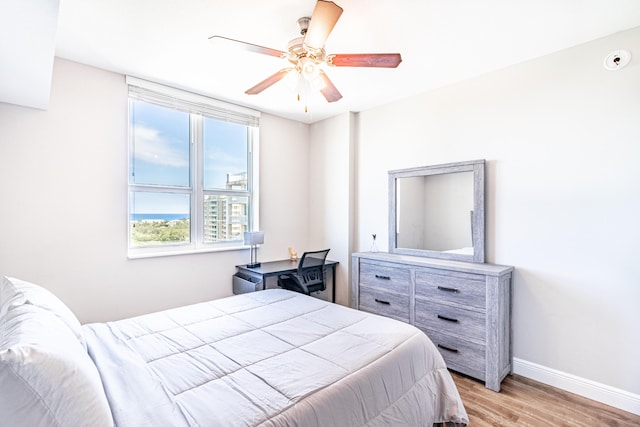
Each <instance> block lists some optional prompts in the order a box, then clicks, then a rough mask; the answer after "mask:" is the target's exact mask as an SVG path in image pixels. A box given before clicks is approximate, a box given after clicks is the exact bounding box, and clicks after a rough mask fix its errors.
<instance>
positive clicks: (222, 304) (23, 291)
mask: <svg viewBox="0 0 640 427" xmlns="http://www.w3.org/2000/svg"><path fill="white" fill-rule="evenodd" d="M0 420H2V423H3V425H4V423H5V422H6V423H7V425H11V426H43V427H44V426H85V425H86V426H92V427H100V426H113V425H115V426H118V427H128V426H136V427H141V426H154V427H156V426H171V427H173V426H178V427H179V426H265V427H266V426H269V427H271V426H301V427H314V426H340V427H348V426H432V425H447V426H458V425H460V426H462V425H466V424H467V423H468V417H467V414H466V412H465V409H464V407H463V404H462V402H461V400H460V397H459V394H458V391H457V389H456V387H455V384H454V382H453V380H452V378H451V376H450V374H449V372H448V371H447V369H446V367H445V364H444V362H443V360H442V357H441V356H440V354H439V353H438V351H437V350H436V349H435V347H434V346H433V344H432V343H431V341H430V340H429V339H428V338H427V337H426V335H424V333H422V332H421V331H419V330H418V329H416V328H414V327H413V326H411V325H408V324H405V323H402V322H399V321H395V320H392V319H387V318H384V317H380V316H376V315H372V314H368V313H364V312H360V311H356V310H352V309H350V308H346V307H343V306H340V305H336V304H332V303H328V302H325V301H322V300H319V299H316V298H313V297H309V296H306V295H302V294H298V293H293V292H290V291H286V290H281V289H271V290H266V291H260V292H252V293H247V294H242V295H236V296H232V297H228V298H223V299H218V300H214V301H209V302H203V303H199V304H194V305H190V306H186V307H180V308H175V309H171V310H166V311H162V312H158V313H152V314H147V315H143V316H139V317H134V318H130V319H124V320H120V321H116V322H108V323H94V324H87V325H82V326H81V325H80V323H79V322H78V320H77V319H76V318H75V316H74V315H73V313H72V312H71V311H70V310H69V309H68V308H67V307H66V306H65V305H64V304H63V303H62V302H61V301H60V300H59V299H57V298H56V297H55V296H54V295H53V294H51V293H50V292H48V291H47V290H46V289H44V288H42V287H40V286H37V285H34V284H31V283H28V282H24V281H21V280H18V279H13V278H5V279H4V280H3V282H2V286H1V287H0Z"/></svg>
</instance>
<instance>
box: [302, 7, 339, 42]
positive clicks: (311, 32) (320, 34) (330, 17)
mask: <svg viewBox="0 0 640 427" xmlns="http://www.w3.org/2000/svg"><path fill="white" fill-rule="evenodd" d="M340 15H342V8H341V7H340V6H338V5H337V4H335V3H334V2H332V1H324V0H318V2H317V3H316V7H315V9H314V10H313V15H311V21H310V22H309V28H308V29H307V34H306V35H305V37H304V44H305V46H307V48H310V49H315V50H320V49H322V48H323V46H324V43H325V42H326V41H327V38H328V37H329V34H331V30H333V27H334V26H335V25H336V22H338V19H339V18H340Z"/></svg>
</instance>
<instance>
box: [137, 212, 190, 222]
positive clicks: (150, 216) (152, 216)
mask: <svg viewBox="0 0 640 427" xmlns="http://www.w3.org/2000/svg"><path fill="white" fill-rule="evenodd" d="M178 219H189V214H188V213H181V214H165V213H136V214H131V218H130V220H131V221H143V220H165V221H175V220H178Z"/></svg>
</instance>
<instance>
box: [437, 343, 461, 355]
mask: <svg viewBox="0 0 640 427" xmlns="http://www.w3.org/2000/svg"><path fill="white" fill-rule="evenodd" d="M438 348H441V349H443V350H447V351H450V352H451V353H457V352H458V350H456V349H455V348H451V347H447V346H446V345H442V344H438Z"/></svg>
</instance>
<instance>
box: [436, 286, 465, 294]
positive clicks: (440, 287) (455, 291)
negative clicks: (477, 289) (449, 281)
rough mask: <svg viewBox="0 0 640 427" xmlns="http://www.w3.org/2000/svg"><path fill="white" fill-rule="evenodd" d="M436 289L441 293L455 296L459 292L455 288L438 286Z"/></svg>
mask: <svg viewBox="0 0 640 427" xmlns="http://www.w3.org/2000/svg"><path fill="white" fill-rule="evenodd" d="M438 289H440V290H441V291H445V292H453V293H455V294H457V293H458V292H460V291H459V290H457V289H456V288H447V287H446V286H438Z"/></svg>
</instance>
